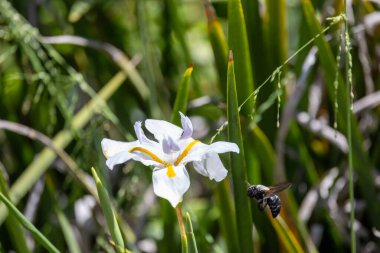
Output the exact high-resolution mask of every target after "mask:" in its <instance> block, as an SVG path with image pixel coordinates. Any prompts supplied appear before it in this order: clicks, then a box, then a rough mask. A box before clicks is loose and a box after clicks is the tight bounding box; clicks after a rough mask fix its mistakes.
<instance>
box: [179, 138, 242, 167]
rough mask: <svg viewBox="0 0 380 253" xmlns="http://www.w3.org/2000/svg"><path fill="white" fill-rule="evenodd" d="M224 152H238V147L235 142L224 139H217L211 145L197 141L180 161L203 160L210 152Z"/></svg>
mask: <svg viewBox="0 0 380 253" xmlns="http://www.w3.org/2000/svg"><path fill="white" fill-rule="evenodd" d="M226 152H235V153H239V147H238V145H236V144H235V143H232V142H225V141H218V142H215V143H212V144H211V145H206V144H204V143H197V144H195V145H194V146H193V147H192V148H191V149H190V151H189V153H188V154H187V156H186V157H185V158H184V159H183V160H182V163H186V162H192V161H200V160H203V159H204V158H207V157H208V154H211V153H218V154H220V153H226Z"/></svg>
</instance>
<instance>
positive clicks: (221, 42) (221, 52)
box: [204, 1, 228, 97]
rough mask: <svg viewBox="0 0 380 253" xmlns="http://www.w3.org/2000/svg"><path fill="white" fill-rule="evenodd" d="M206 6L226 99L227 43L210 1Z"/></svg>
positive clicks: (222, 90) (210, 36) (212, 45)
mask: <svg viewBox="0 0 380 253" xmlns="http://www.w3.org/2000/svg"><path fill="white" fill-rule="evenodd" d="M204 5H205V10H206V16H207V24H208V36H209V38H210V43H211V47H212V50H213V51H214V58H215V65H216V69H217V71H218V74H219V89H220V90H221V92H222V94H223V95H224V97H227V58H228V56H227V55H228V46H227V41H226V37H225V35H224V33H223V29H222V25H221V24H220V22H219V20H218V17H217V16H216V14H215V10H214V8H213V7H212V5H211V4H210V3H209V2H208V1H204Z"/></svg>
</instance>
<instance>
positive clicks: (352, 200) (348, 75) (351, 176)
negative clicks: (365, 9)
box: [344, 1, 356, 253]
mask: <svg viewBox="0 0 380 253" xmlns="http://www.w3.org/2000/svg"><path fill="white" fill-rule="evenodd" d="M344 4H345V5H344V6H346V1H344ZM346 10H347V8H346ZM345 47H346V48H345V53H346V64H345V72H346V84H347V97H348V99H347V103H348V104H347V107H346V108H347V139H348V187H349V198H350V207H351V210H350V237H351V252H352V253H355V252H356V236H355V229H354V225H355V224H354V223H355V196H354V168H353V153H352V152H353V150H352V133H351V132H352V131H351V120H352V103H353V92H352V72H351V70H352V59H351V54H350V50H351V43H350V36H349V34H348V21H347V18H345Z"/></svg>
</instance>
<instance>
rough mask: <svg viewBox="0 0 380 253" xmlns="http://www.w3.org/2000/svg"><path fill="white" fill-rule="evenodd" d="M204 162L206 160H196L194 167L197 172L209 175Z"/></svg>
mask: <svg viewBox="0 0 380 253" xmlns="http://www.w3.org/2000/svg"><path fill="white" fill-rule="evenodd" d="M204 162H205V160H203V161H195V162H193V167H194V169H195V171H196V172H198V173H199V174H201V175H202V176H205V177H208V176H209V175H208V172H207V170H206V168H205V166H204Z"/></svg>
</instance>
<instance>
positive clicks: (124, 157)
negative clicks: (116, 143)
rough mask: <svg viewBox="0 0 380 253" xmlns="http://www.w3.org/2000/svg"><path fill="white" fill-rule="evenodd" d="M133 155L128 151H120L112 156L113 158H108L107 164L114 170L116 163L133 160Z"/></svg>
mask: <svg viewBox="0 0 380 253" xmlns="http://www.w3.org/2000/svg"><path fill="white" fill-rule="evenodd" d="M132 157H133V154H131V153H129V152H128V151H124V152H119V153H117V154H116V155H114V156H112V157H111V158H109V159H107V161H106V165H107V167H108V168H109V169H110V170H113V168H114V166H115V165H118V164H122V163H125V162H127V161H129V160H131V159H132Z"/></svg>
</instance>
